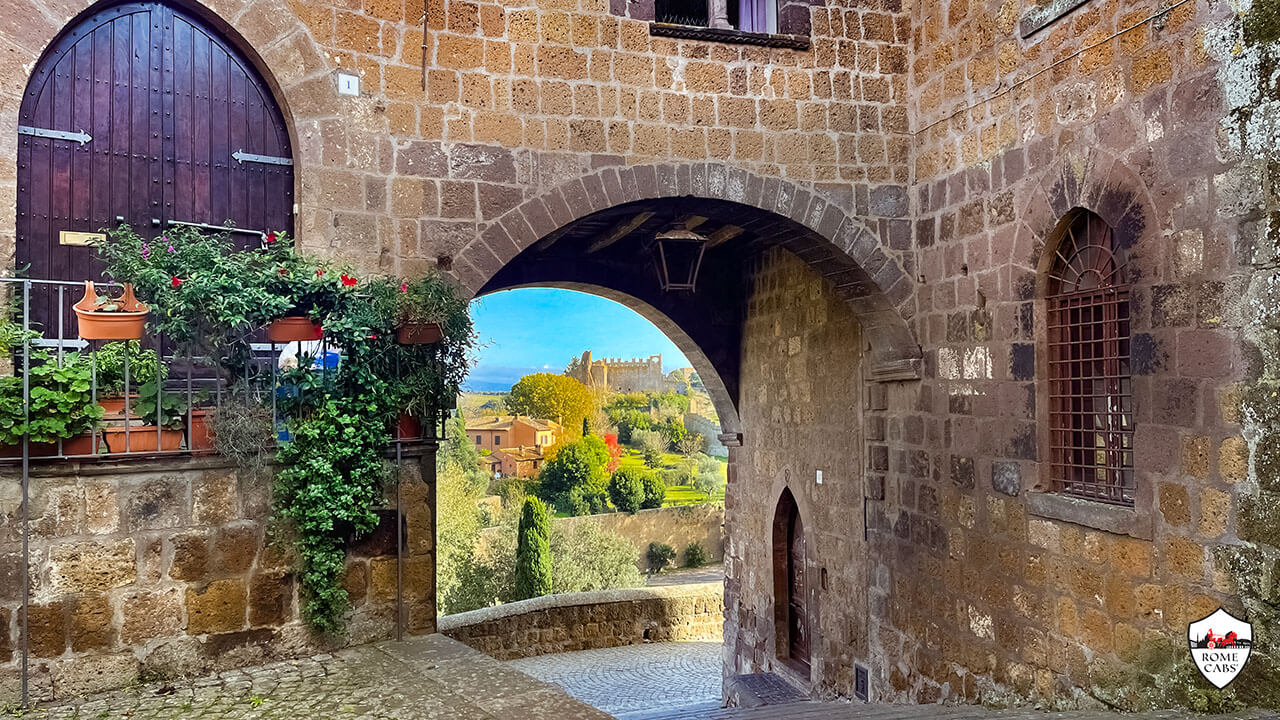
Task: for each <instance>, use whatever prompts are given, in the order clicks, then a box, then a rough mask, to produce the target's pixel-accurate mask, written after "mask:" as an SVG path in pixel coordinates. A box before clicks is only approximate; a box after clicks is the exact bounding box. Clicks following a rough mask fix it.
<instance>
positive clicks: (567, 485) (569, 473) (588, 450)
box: [538, 435, 609, 515]
mask: <svg viewBox="0 0 1280 720" xmlns="http://www.w3.org/2000/svg"><path fill="white" fill-rule="evenodd" d="M608 465H609V449H608V447H607V446H606V445H605V444H604V440H601V439H600V438H599V437H597V436H595V435H588V436H586V437H584V438H582V439H581V440H575V441H573V442H568V443H564V444H562V445H560V446H558V447H557V448H556V449H555V453H554V454H553V455H552V456H551V459H550V460H547V462H546V463H544V464H543V466H542V471H541V472H540V473H539V474H538V482H539V490H538V494H539V495H540V496H541V497H542V499H543V500H546V501H547V502H550V503H554V504H555V505H557V506H559V507H561V508H563V509H566V510H569V511H570V512H573V513H574V514H575V515H585V514H586V513H588V512H592V511H593V509H594V508H598V507H600V506H602V505H603V500H604V496H605V493H606V492H607V489H606V486H607V484H608V482H609V474H608V471H607V470H606V468H607V467H608Z"/></svg>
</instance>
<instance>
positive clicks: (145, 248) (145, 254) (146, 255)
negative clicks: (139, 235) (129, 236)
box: [142, 243, 151, 260]
mask: <svg viewBox="0 0 1280 720" xmlns="http://www.w3.org/2000/svg"><path fill="white" fill-rule="evenodd" d="M142 259H143V260H150V259H151V246H149V245H147V244H146V243H142Z"/></svg>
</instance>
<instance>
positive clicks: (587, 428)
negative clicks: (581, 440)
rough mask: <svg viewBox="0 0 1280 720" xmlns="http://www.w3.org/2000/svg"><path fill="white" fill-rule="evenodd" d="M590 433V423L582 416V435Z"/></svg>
mask: <svg viewBox="0 0 1280 720" xmlns="http://www.w3.org/2000/svg"><path fill="white" fill-rule="evenodd" d="M590 434H591V423H589V422H587V419H586V418H585V417H584V418H582V437H586V436H588V435H590Z"/></svg>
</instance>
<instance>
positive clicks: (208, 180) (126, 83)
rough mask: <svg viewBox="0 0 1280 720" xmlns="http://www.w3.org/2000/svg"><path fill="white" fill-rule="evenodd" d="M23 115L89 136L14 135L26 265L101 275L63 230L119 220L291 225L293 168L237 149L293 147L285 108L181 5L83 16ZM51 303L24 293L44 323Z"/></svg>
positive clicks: (91, 228)
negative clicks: (81, 139)
mask: <svg viewBox="0 0 1280 720" xmlns="http://www.w3.org/2000/svg"><path fill="white" fill-rule="evenodd" d="M19 116H20V123H19V124H20V125H22V126H24V127H29V128H36V129H38V130H54V131H64V132H70V133H79V132H82V131H83V132H85V133H88V135H89V136H90V137H91V139H90V140H89V141H88V142H85V143H83V144H81V143H78V142H76V141H74V140H67V139H61V138H51V137H47V136H42V135H40V134H37V135H32V134H29V133H22V134H20V135H19V138H18V186H19V187H18V218H17V221H18V222H17V230H18V234H17V246H16V256H17V257H16V259H17V265H18V267H19V269H25V272H26V274H27V276H28V277H32V278H38V279H53V280H71V281H79V280H85V279H95V278H97V277H99V276H100V275H101V267H100V264H99V263H98V262H97V261H96V259H95V256H94V253H93V251H92V250H91V249H90V248H86V247H77V246H68V245H60V244H59V232H60V231H64V230H67V231H79V232H96V231H98V230H100V229H102V228H106V227H112V226H114V225H116V223H117V218H121V219H123V220H124V221H125V222H128V223H129V224H131V225H132V226H134V227H135V228H136V229H137V230H139V231H140V232H142V233H144V234H146V235H150V236H155V235H158V234H160V233H162V232H163V229H164V228H165V227H168V226H169V223H170V222H173V221H186V222H197V223H213V224H219V225H220V224H222V223H225V222H228V221H229V222H231V223H233V224H234V225H236V226H237V227H243V228H250V229H253V230H263V231H265V230H286V231H289V230H292V225H293V168H292V167H291V166H289V165H278V164H277V165H272V164H262V163H252V162H245V163H240V162H237V161H236V160H234V159H233V158H232V155H233V154H234V153H235V152H237V151H243V152H246V153H252V154H255V155H264V156H271V157H283V158H289V157H291V156H292V149H291V147H290V142H289V136H288V131H287V129H286V127H285V124H284V119H283V117H282V115H281V113H280V109H279V107H278V105H277V104H276V103H275V100H274V98H273V97H272V95H271V92H270V91H269V89H268V87H267V85H266V83H265V82H264V81H263V80H262V78H261V77H260V76H259V75H258V74H257V72H256V71H255V70H254V69H253V67H252V65H250V64H249V63H248V61H247V60H245V59H244V58H243V57H242V56H241V55H240V54H239V53H238V52H237V51H236V50H235V49H234V48H233V47H232V46H231V45H230V44H229V43H228V42H227V41H225V40H224V39H222V38H221V37H220V36H219V35H218V34H217V33H216V32H215V31H213V30H212V29H211V28H209V27H207V25H206V24H205V23H204V22H203V21H201V20H200V19H199V18H197V17H194V16H192V15H190V14H187V13H185V12H184V11H181V10H175V9H173V8H171V7H169V6H166V5H164V4H161V3H154V2H147V3H127V4H122V5H116V6H113V7H110V8H108V9H105V10H102V11H99V12H96V13H93V14H91V15H89V16H86V17H84V18H82V19H80V20H79V21H77V23H76V24H75V26H74V27H69V28H67V29H66V30H64V32H63V33H62V34H61V35H60V36H59V38H58V39H57V40H56V41H55V42H54V43H53V45H51V46H50V49H49V51H48V52H47V53H46V55H45V57H43V58H42V59H41V61H40V62H39V63H38V64H37V66H36V68H35V70H34V71H33V73H32V76H31V80H30V81H29V83H28V86H27V89H26V93H25V94H24V96H23V102H22V107H21V109H20V112H19ZM240 237H241V238H245V240H244V241H245V242H251V241H252V236H240ZM68 292H69V291H68ZM76 299H78V298H74V297H72V298H69V301H70V302H74V301H75V300H76ZM56 301H57V298H56V296H55V294H54V291H49V292H48V294H47V296H45V297H40V298H37V297H33V298H32V306H33V313H34V314H35V315H37V316H38V319H39V320H41V321H42V322H45V323H47V324H48V325H49V327H48V329H49V330H50V331H52V330H54V329H55V323H56V319H55V317H54V316H55V315H56V312H54V310H53V307H55V306H56ZM41 308H44V309H41ZM70 317H71V315H70V310H69V308H67V311H66V315H65V318H64V320H65V319H69V318H70Z"/></svg>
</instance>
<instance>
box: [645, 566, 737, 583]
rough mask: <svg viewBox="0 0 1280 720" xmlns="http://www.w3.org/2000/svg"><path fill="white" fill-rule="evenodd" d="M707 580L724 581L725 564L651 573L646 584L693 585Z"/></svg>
mask: <svg viewBox="0 0 1280 720" xmlns="http://www.w3.org/2000/svg"><path fill="white" fill-rule="evenodd" d="M705 582H724V565H709V566H707V567H701V568H696V569H693V570H668V571H666V572H662V573H658V574H657V575H650V576H649V577H648V578H646V579H645V585H648V586H650V587H653V586H655V585H693V584H695V583H705Z"/></svg>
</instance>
